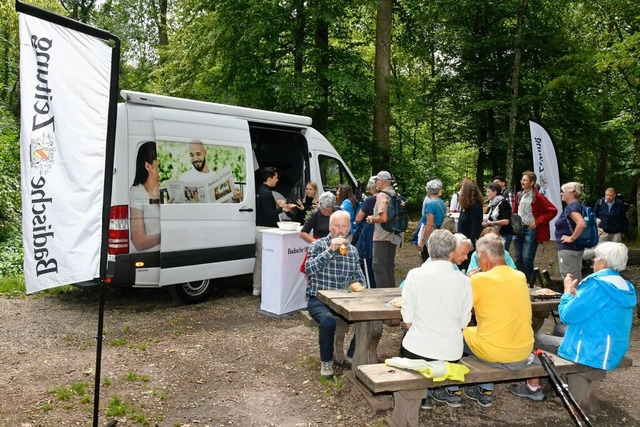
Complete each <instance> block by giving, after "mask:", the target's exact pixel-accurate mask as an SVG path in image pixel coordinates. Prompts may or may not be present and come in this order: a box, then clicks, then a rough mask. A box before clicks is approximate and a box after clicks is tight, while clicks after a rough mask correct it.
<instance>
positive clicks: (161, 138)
mask: <svg viewBox="0 0 640 427" xmlns="http://www.w3.org/2000/svg"><path fill="white" fill-rule="evenodd" d="M153 121H154V127H155V132H156V143H157V147H158V166H159V169H160V193H161V194H160V196H161V205H160V230H161V242H160V266H161V271H160V285H168V284H175V283H183V282H190V281H196V280H205V279H210V278H217V277H228V276H235V275H240V274H247V273H251V272H252V270H253V265H254V262H255V182H254V174H253V154H252V151H251V144H250V137H249V127H248V124H247V122H246V121H245V120H241V119H236V118H233V117H229V116H221V115H217V114H210V113H203V112H195V111H185V110H174V109H169V108H153Z"/></svg>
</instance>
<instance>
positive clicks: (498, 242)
mask: <svg viewBox="0 0 640 427" xmlns="http://www.w3.org/2000/svg"><path fill="white" fill-rule="evenodd" d="M476 252H478V256H480V253H481V252H482V253H485V254H486V255H487V256H488V257H489V258H504V240H502V237H500V235H498V234H494V233H489V234H487V235H486V236H483V237H481V238H479V239H478V240H477V241H476Z"/></svg>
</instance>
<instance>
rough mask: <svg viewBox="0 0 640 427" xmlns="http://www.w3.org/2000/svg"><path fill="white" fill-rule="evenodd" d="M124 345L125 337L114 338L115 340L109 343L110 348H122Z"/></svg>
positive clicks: (125, 342)
mask: <svg viewBox="0 0 640 427" xmlns="http://www.w3.org/2000/svg"><path fill="white" fill-rule="evenodd" d="M126 344H127V339H126V338H125V337H120V338H116V339H115V340H113V341H111V342H110V343H109V345H110V346H111V347H122V346H124V345H126Z"/></svg>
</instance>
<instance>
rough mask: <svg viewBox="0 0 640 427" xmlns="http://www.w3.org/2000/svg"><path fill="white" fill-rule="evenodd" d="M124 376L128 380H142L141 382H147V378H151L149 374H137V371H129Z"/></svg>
mask: <svg viewBox="0 0 640 427" xmlns="http://www.w3.org/2000/svg"><path fill="white" fill-rule="evenodd" d="M126 378H127V380H128V381H131V382H134V381H142V382H145V383H146V382H149V380H150V379H151V378H150V377H149V375H147V374H138V373H137V372H129V373H127V375H126Z"/></svg>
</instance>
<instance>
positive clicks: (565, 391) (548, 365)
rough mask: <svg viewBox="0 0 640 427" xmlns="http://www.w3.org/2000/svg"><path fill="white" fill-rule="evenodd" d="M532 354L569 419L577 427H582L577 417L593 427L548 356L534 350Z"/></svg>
mask: <svg viewBox="0 0 640 427" xmlns="http://www.w3.org/2000/svg"><path fill="white" fill-rule="evenodd" d="M534 354H535V355H536V356H538V358H539V359H540V362H541V363H542V367H543V368H544V370H545V371H547V373H548V374H549V379H550V380H551V384H553V386H554V388H555V390H556V393H557V394H558V396H559V397H560V399H561V400H562V403H563V405H564V406H565V408H566V409H567V411H568V412H569V415H571V418H572V419H573V421H574V422H575V423H576V425H577V426H578V427H580V426H582V423H581V422H580V418H578V416H580V417H581V418H582V419H583V420H584V422H585V423H586V425H587V426H588V427H593V424H591V421H590V420H589V417H588V416H587V414H586V413H585V412H584V411H583V410H582V408H581V407H580V405H578V402H576V400H575V399H574V397H573V395H572V394H571V392H570V391H569V387H568V386H567V384H566V383H565V382H564V381H562V378H561V377H560V374H558V371H556V370H555V368H554V366H555V364H554V363H553V361H552V360H551V358H549V356H548V355H547V354H546V353H545V352H544V351H542V350H540V349H538V350H536V351H535V352H534Z"/></svg>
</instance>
